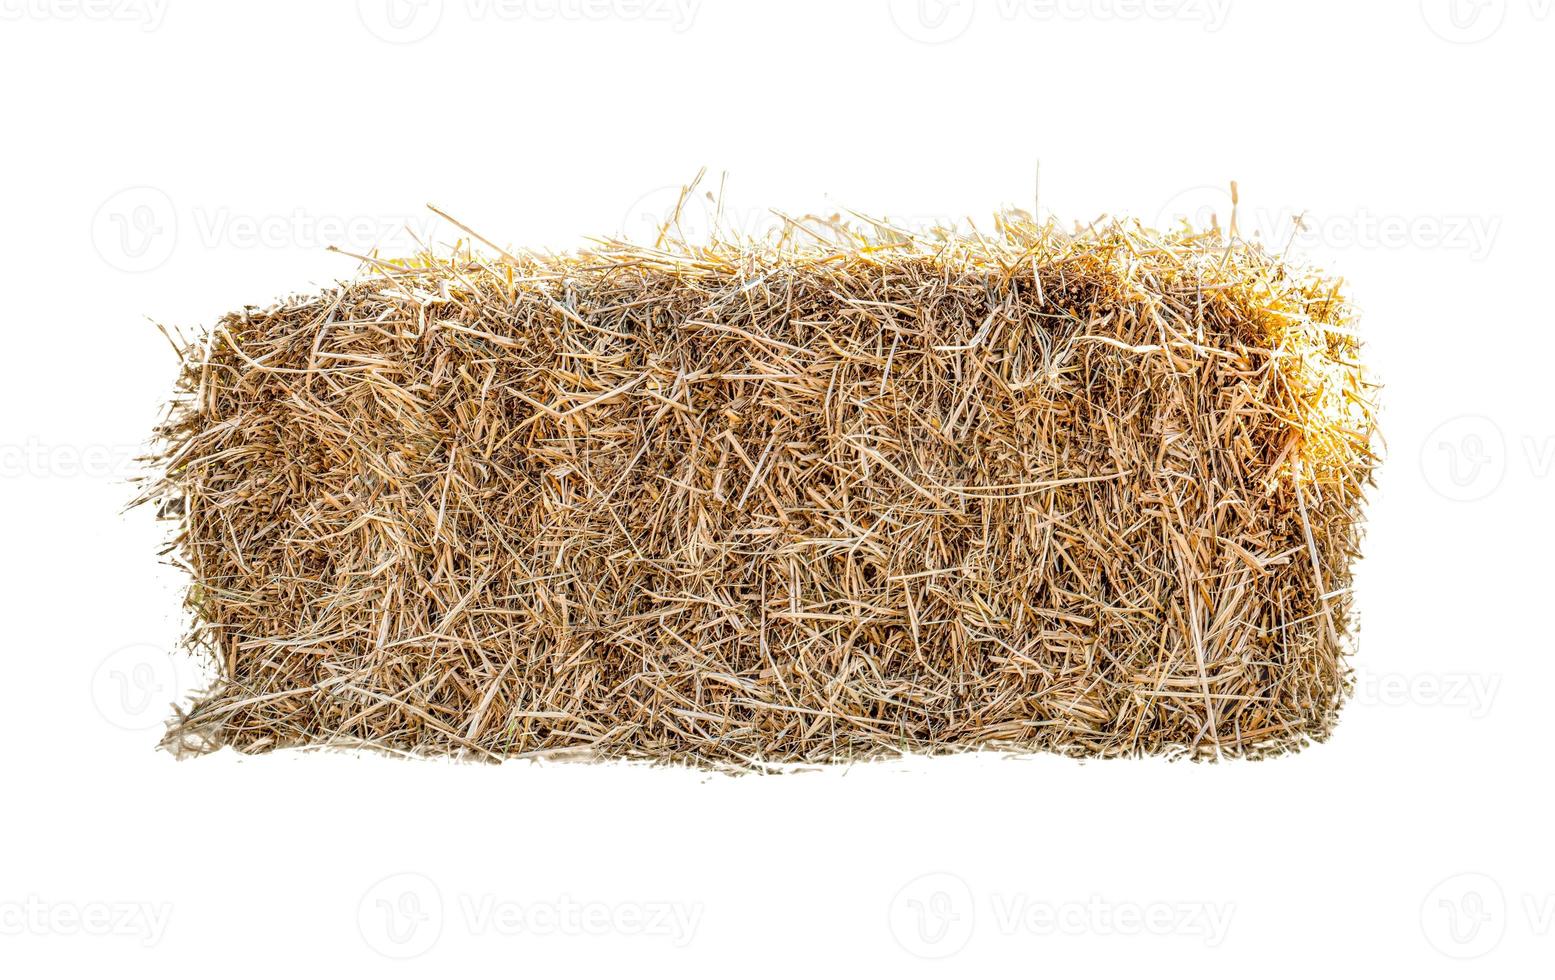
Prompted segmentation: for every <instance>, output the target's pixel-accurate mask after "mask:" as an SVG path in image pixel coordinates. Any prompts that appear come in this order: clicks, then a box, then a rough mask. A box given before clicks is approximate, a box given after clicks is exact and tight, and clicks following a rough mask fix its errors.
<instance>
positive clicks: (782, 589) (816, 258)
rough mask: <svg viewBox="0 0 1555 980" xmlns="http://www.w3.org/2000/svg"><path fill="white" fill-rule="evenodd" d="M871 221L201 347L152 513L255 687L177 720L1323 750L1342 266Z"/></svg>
mask: <svg viewBox="0 0 1555 980" xmlns="http://www.w3.org/2000/svg"><path fill="white" fill-rule="evenodd" d="M461 227H462V226H461ZM864 227H865V228H866V229H867V230H865V231H858V230H856V229H854V228H852V227H850V226H849V225H847V224H844V223H842V222H839V221H837V220H835V219H833V220H828V221H818V220H813V219H811V220H806V221H803V222H797V221H796V222H789V223H788V224H787V225H786V227H785V230H784V231H783V233H782V234H781V235H778V236H773V237H772V238H770V239H768V240H764V241H762V242H751V241H733V242H730V241H715V242H712V243H710V244H707V245H701V246H691V245H687V244H685V243H681V242H674V241H668V242H667V241H661V242H659V243H657V244H656V245H655V246H654V247H637V246H632V245H628V244H624V243H619V242H606V243H602V244H600V245H598V246H597V247H595V248H593V249H592V250H589V251H584V252H581V253H579V254H576V255H567V256H561V257H552V256H539V255H532V254H523V255H519V256H515V255H510V254H508V253H506V252H503V251H502V250H500V249H498V250H496V251H497V252H498V253H499V254H498V255H497V256H496V257H495V258H482V257H480V256H479V255H478V254H477V253H476V252H475V251H474V250H473V249H472V248H469V247H464V246H460V247H456V248H455V249H454V251H453V253H452V254H450V255H442V256H439V255H434V254H431V253H427V254H422V255H419V256H416V257H414V258H411V259H408V260H403V261H397V262H379V261H377V260H370V264H369V265H368V266H367V267H365V268H364V270H363V272H362V274H361V275H360V276H359V277H358V278H357V279H356V280H355V281H354V282H351V283H350V284H346V285H342V286H341V287H340V288H338V289H331V290H327V291H325V292H324V293H322V294H320V295H314V296H306V297H301V298H298V299H294V300H291V301H288V302H285V303H282V304H280V305H277V306H275V307H273V308H270V309H265V310H260V309H256V308H249V309H245V310H243V311H241V312H237V313H232V314H229V315H227V316H225V317H223V318H222V319H221V321H220V322H219V323H218V324H217V325H216V327H215V328H214V329H213V330H211V331H210V332H209V333H208V335H207V336H205V337H203V338H202V339H200V340H197V341H195V342H192V343H182V342H180V343H179V347H180V350H181V354H182V358H183V370H182V376H181V381H180V395H181V397H180V400H179V401H178V402H177V403H176V404H175V406H174V408H173V410H172V412H171V414H170V416H169V418H168V421H167V422H166V423H165V424H164V425H163V426H161V427H160V429H159V432H158V435H159V437H160V440H161V447H162V452H163V455H162V459H161V467H162V472H161V476H160V479H159V481H158V482H156V483H155V484H153V485H152V486H151V487H149V488H148V490H147V491H146V493H145V494H144V496H143V497H142V499H143V500H153V501H156V502H158V503H159V505H160V513H161V514H162V516H164V517H166V518H168V519H169V520H172V521H174V522H176V528H177V530H176V534H175V538H174V542H173V546H174V549H175V551H176V554H177V555H178V556H179V557H180V560H181V563H182V564H184V565H185V566H186V567H187V569H188V571H189V573H190V575H191V577H192V580H193V584H192V587H191V589H190V592H189V596H188V605H189V608H190V609H191V610H192V613H193V617H194V621H195V629H194V633H193V640H194V641H195V642H196V643H197V644H198V645H199V646H200V647H201V648H202V649H204V650H206V651H208V653H209V654H210V655H211V657H212V660H213V662H214V668H215V672H216V674H217V681H216V684H215V686H214V688H213V689H212V690H211V691H209V692H208V693H206V694H205V695H204V696H203V697H201V698H200V699H199V700H198V701H197V703H196V704H195V705H194V707H193V709H192V710H191V711H189V712H188V713H187V714H186V715H183V716H181V717H179V718H178V719H176V720H175V722H174V723H173V725H172V726H171V730H170V733H169V736H168V740H169V744H171V745H173V746H174V747H176V748H181V749H190V748H192V749H205V748H212V747H217V746H222V745H230V746H233V747H235V748H237V749H239V750H242V751H262V750H267V749H272V748H277V747H284V746H303V745H323V744H335V745H373V746H379V747H383V748H385V749H391V750H397V751H405V750H408V751H416V752H431V753H454V754H460V755H472V756H475V757H483V758H500V757H505V756H511V755H515V754H532V753H541V752H554V751H557V750H583V751H584V752H586V753H587V754H589V755H592V756H596V757H635V758H647V759H654V760H681V761H690V762H695V763H702V764H714V765H732V766H735V767H740V768H744V767H766V766H773V765H779V764H784V763H796V762H806V763H810V762H828V761H840V760H849V759H859V758H865V757H874V756H880V755H888V754H895V753H900V752H928V753H936V752H944V751H956V750H966V749H973V748H999V749H1008V750H1031V749H1048V750H1057V751H1062V752H1068V753H1074V754H1079V755H1103V756H1111V755H1128V754H1139V753H1171V754H1189V755H1193V756H1209V757H1217V756H1219V755H1221V754H1227V755H1233V754H1236V755H1244V754H1262V753H1266V752H1269V751H1277V750H1283V749H1290V748H1295V747H1299V746H1300V745H1302V744H1304V743H1305V742H1306V741H1308V740H1312V739H1320V738H1322V737H1324V736H1325V735H1326V734H1327V733H1328V732H1329V731H1330V729H1331V726H1332V725H1333V722H1334V719H1335V715H1336V711H1337V709H1338V707H1339V705H1340V703H1341V701H1342V700H1343V697H1344V695H1345V693H1346V690H1347V687H1348V684H1349V681H1348V670H1347V667H1346V666H1345V649H1346V638H1345V637H1346V630H1347V627H1348V624H1349V621H1350V615H1349V610H1350V596H1349V588H1348V587H1349V584H1350V565H1351V562H1352V559H1353V558H1354V557H1355V556H1356V553H1357V540H1358V520H1359V516H1360V511H1361V507H1362V496H1363V492H1364V490H1365V488H1366V487H1367V485H1368V484H1369V480H1370V474H1371V469H1372V465H1373V462H1374V456H1373V453H1372V450H1371V445H1372V430H1373V417H1374V408H1373V405H1372V400H1371V393H1372V387H1371V385H1370V384H1369V383H1368V382H1367V380H1366V378H1365V375H1364V373H1363V372H1362V370H1361V368H1360V367H1359V365H1358V363H1357V361H1356V355H1357V346H1358V345H1357V340H1356V337H1355V334H1354V332H1353V330H1352V328H1351V315H1350V312H1349V308H1348V306H1347V305H1346V303H1345V301H1344V299H1343V298H1342V296H1341V294H1340V291H1339V283H1337V282H1335V281H1332V280H1329V279H1325V278H1323V277H1321V276H1319V275H1316V274H1313V273H1310V272H1307V271H1304V270H1302V269H1299V268H1294V267H1291V266H1289V265H1287V264H1286V263H1285V262H1284V261H1282V260H1281V259H1279V258H1278V257H1276V256H1273V255H1271V254H1270V253H1269V252H1267V251H1266V250H1264V249H1263V248H1262V247H1260V246H1258V245H1256V244H1251V243H1246V242H1242V241H1239V240H1236V239H1235V237H1234V235H1233V236H1230V237H1227V236H1222V235H1221V234H1220V232H1219V231H1218V230H1211V231H1209V232H1195V231H1193V230H1191V229H1183V230H1180V231H1177V232H1172V233H1168V234H1160V233H1156V232H1152V231H1149V230H1146V229H1143V228H1140V227H1139V226H1137V225H1134V224H1123V223H1108V224H1106V225H1105V226H1101V227H1097V226H1092V227H1090V228H1087V229H1084V230H1077V231H1074V232H1068V231H1065V230H1062V229H1060V228H1058V227H1056V226H1054V225H1052V224H1050V223H1044V224H1037V223H1035V222H1033V221H1032V220H1031V219H1030V218H1029V217H1027V216H1026V215H1024V214H1022V213H1020V212H1011V213H1008V214H1006V215H1003V216H1001V217H1000V218H999V219H998V221H997V223H996V227H995V229H994V231H993V232H992V233H991V234H989V233H975V232H974V233H972V234H970V235H957V234H953V233H949V232H941V233H936V234H928V235H912V234H907V233H905V232H901V231H899V230H897V229H894V228H891V227H890V226H888V225H885V224H882V223H878V222H868V223H866V224H865V225H864ZM466 230H467V229H466ZM476 237H477V238H478V237H479V236H476ZM482 241H484V239H482ZM487 244H488V245H489V243H487Z"/></svg>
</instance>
